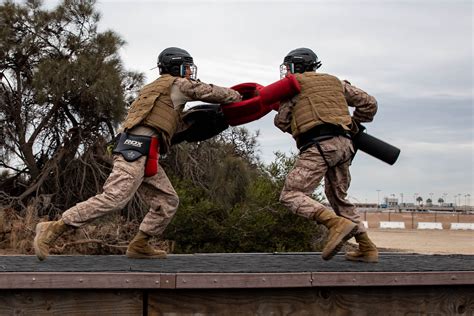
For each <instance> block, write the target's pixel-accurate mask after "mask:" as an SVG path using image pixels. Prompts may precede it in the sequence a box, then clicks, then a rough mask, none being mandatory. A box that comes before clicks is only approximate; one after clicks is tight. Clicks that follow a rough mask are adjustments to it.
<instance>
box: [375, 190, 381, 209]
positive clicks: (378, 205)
mask: <svg viewBox="0 0 474 316" xmlns="http://www.w3.org/2000/svg"><path fill="white" fill-rule="evenodd" d="M376 191H377V209H379V208H380V191H381V190H379V189H377V190H376Z"/></svg>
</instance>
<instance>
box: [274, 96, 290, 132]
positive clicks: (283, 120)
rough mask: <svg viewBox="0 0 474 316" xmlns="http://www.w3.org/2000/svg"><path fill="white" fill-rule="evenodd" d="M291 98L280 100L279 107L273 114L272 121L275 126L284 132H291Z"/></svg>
mask: <svg viewBox="0 0 474 316" xmlns="http://www.w3.org/2000/svg"><path fill="white" fill-rule="evenodd" d="M294 105H295V104H294V102H293V101H292V100H287V101H282V102H281V103H280V108H279V109H278V113H277V114H276V115H275V119H274V120H273V123H274V124H275V126H276V127H278V128H279V129H280V130H282V131H283V132H286V133H290V134H291V119H292V110H293V106H294Z"/></svg>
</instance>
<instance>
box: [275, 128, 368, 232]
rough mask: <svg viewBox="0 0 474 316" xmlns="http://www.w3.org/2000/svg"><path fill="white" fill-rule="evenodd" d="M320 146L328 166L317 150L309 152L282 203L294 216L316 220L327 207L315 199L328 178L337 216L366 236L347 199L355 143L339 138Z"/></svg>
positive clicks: (292, 175)
mask: <svg viewBox="0 0 474 316" xmlns="http://www.w3.org/2000/svg"><path fill="white" fill-rule="evenodd" d="M319 144H320V146H321V150H322V152H323V153H324V158H326V161H327V164H326V162H325V161H324V158H323V156H321V154H320V152H319V150H318V148H317V147H316V146H311V147H310V148H308V149H306V150H305V151H304V152H303V153H301V154H300V155H299V157H298V159H297V160H296V164H295V166H294V168H293V169H292V170H291V171H290V173H289V174H288V176H287V177H286V181H285V185H284V187H283V191H282V192H281V195H280V201H281V202H282V203H283V204H284V205H285V206H286V207H288V208H289V209H290V210H291V211H292V212H293V213H295V214H297V215H300V216H303V217H306V218H313V216H314V215H315V214H317V213H319V212H321V211H322V210H324V209H325V207H324V205H322V204H321V203H319V202H317V201H315V200H314V199H312V198H311V195H312V193H313V192H314V190H315V189H316V188H317V187H318V185H319V184H320V182H321V180H322V179H323V177H324V184H325V193H326V197H327V199H328V201H329V203H330V204H331V206H332V208H333V209H334V211H335V212H336V214H337V215H339V216H342V217H345V218H347V219H349V220H351V221H353V222H354V223H356V224H358V228H359V232H365V231H366V229H365V227H364V225H363V223H362V221H361V217H360V214H359V212H358V211H357V209H356V207H355V205H354V204H352V203H351V202H349V201H348V200H347V199H346V196H347V190H348V188H349V185H350V182H351V175H350V172H349V165H350V163H351V159H350V158H351V156H352V154H353V153H354V149H353V147H352V143H351V141H350V140H349V139H347V138H346V137H343V136H338V137H333V138H331V139H328V140H324V141H322V142H320V143H319ZM328 165H329V166H328Z"/></svg>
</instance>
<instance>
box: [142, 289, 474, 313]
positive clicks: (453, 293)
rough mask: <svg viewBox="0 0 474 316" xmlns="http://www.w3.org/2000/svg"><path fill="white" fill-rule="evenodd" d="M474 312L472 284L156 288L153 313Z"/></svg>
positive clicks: (150, 309)
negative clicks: (202, 288)
mask: <svg viewBox="0 0 474 316" xmlns="http://www.w3.org/2000/svg"><path fill="white" fill-rule="evenodd" d="M235 314H238V315H362V316H364V315H366V316H368V315H474V288H473V287H472V286H448V287H446V286H430V287H421V286H420V287H382V288H380V287H362V288H361V287H339V288H327V287H321V288H295V289H224V290H223V289H214V290H212V289H208V290H179V291H165V290H157V291H151V292H150V293H149V296H148V315H235Z"/></svg>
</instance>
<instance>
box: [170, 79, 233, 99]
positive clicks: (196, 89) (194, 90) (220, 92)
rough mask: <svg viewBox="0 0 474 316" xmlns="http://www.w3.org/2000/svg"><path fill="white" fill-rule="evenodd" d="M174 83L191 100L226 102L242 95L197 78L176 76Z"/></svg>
mask: <svg viewBox="0 0 474 316" xmlns="http://www.w3.org/2000/svg"><path fill="white" fill-rule="evenodd" d="M174 84H175V85H177V86H178V88H179V90H180V91H181V92H182V93H183V94H184V95H185V96H186V97H188V98H189V99H190V100H192V101H204V102H209V103H222V104H226V103H232V102H239V101H241V100H242V96H241V95H240V94H239V93H238V92H237V91H235V90H232V89H229V88H224V87H219V86H216V85H213V84H207V83H204V82H201V81H198V80H189V79H185V78H178V79H176V81H175V82H174Z"/></svg>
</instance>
